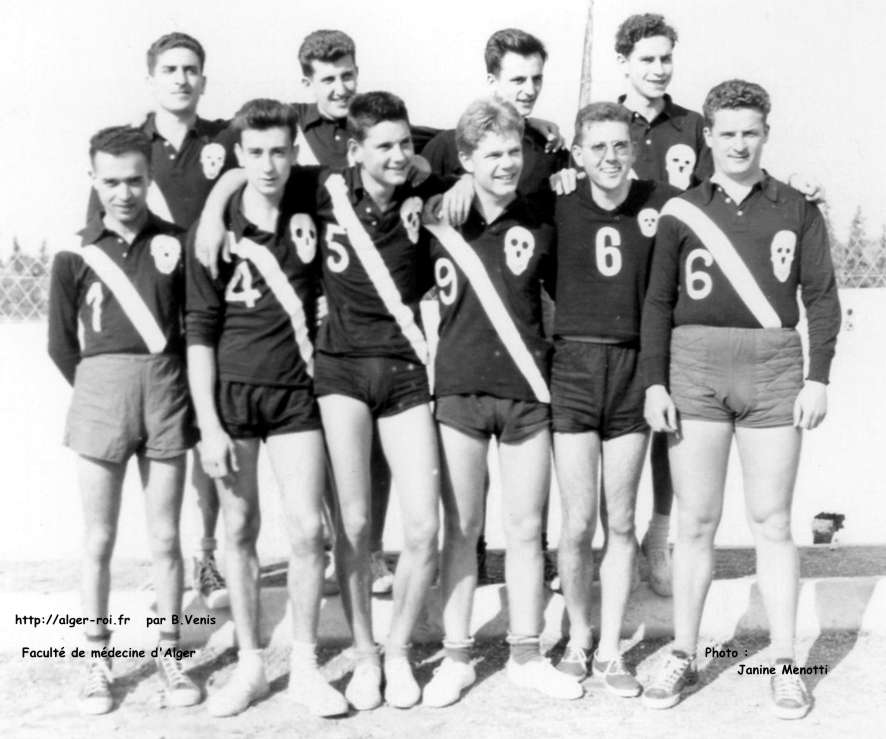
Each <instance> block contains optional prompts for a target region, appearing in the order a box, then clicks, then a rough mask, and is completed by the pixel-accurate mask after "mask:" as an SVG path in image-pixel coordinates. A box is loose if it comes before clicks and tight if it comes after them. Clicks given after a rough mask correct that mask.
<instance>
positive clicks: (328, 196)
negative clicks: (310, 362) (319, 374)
mask: <svg viewBox="0 0 886 739" xmlns="http://www.w3.org/2000/svg"><path fill="white" fill-rule="evenodd" d="M443 188H444V185H443V183H442V182H441V181H440V180H438V179H437V178H436V177H429V178H428V179H427V180H425V181H424V182H423V183H422V184H421V185H419V186H417V187H415V186H413V185H411V184H405V185H402V186H400V187H398V188H397V189H396V190H395V192H394V197H393V200H392V205H391V207H390V208H389V209H388V210H387V211H386V212H384V213H381V212H379V209H378V207H377V206H376V204H375V202H374V201H373V200H372V198H371V197H370V196H369V193H367V192H366V190H365V189H364V187H363V183H362V180H361V176H360V168H359V167H351V168H349V169H346V170H344V171H341V172H336V171H333V170H324V171H323V172H322V173H321V175H320V184H319V187H318V188H317V225H318V227H319V230H320V254H321V258H322V260H323V262H322V264H323V287H324V292H325V294H326V298H327V302H328V307H329V315H328V316H327V318H326V320H325V321H324V322H323V326H322V327H321V329H320V335H319V337H318V340H317V348H318V350H319V351H322V352H326V353H327V354H341V355H349V356H387V357H394V358H400V359H405V360H407V361H413V362H414V361H419V360H420V361H422V362H426V361H427V356H426V353H427V347H426V345H425V340H424V335H423V334H422V330H421V320H420V315H419V308H418V303H419V300H420V299H421V297H422V295H424V293H425V292H426V291H427V290H428V289H429V288H430V287H431V285H432V275H431V268H430V260H429V256H428V241H429V238H430V237H429V235H428V233H427V232H426V231H424V230H423V229H422V228H421V223H420V218H421V209H422V206H423V204H424V201H425V200H426V199H427V198H428V197H429V196H431V195H433V194H436V193H439V192H442V191H443ZM334 193H335V195H334ZM349 224H350V225H351V226H357V227H358V229H357V230H358V236H359V238H358V239H357V240H356V242H355V239H354V238H353V234H352V233H351V232H350V230H349Z"/></svg>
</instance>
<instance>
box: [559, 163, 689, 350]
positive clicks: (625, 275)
mask: <svg viewBox="0 0 886 739" xmlns="http://www.w3.org/2000/svg"><path fill="white" fill-rule="evenodd" d="M678 194H679V190H677V189H676V188H673V187H670V186H669V185H666V184H664V183H661V182H653V181H651V180H631V184H630V189H629V190H628V195H627V197H626V198H625V200H624V202H623V203H621V205H619V206H618V207H617V208H615V209H614V210H604V209H603V208H601V207H600V206H598V205H597V204H596V203H595V202H594V199H593V197H592V195H591V188H590V185H589V184H588V183H587V182H583V183H580V186H579V188H578V189H577V190H575V191H574V192H573V193H571V194H569V195H566V196H563V197H559V198H557V204H556V211H555V222H556V224H557V289H556V291H557V312H556V317H555V323H554V333H555V334H556V335H558V336H574V337H594V338H602V339H606V340H612V341H618V342H625V343H635V342H637V343H638V342H639V340H640V315H641V313H642V310H643V298H644V296H645V294H646V284H647V281H648V277H649V265H650V262H651V259H652V249H653V244H654V242H655V232H656V228H657V226H658V217H659V213H660V212H661V209H662V206H663V205H664V204H665V203H666V202H667V201H668V200H669V199H670V198H672V197H673V196H675V195H678Z"/></svg>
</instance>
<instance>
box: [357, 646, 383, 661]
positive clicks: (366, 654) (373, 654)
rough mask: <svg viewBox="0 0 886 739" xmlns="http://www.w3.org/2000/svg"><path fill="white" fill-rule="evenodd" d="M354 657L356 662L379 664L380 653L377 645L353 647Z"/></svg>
mask: <svg viewBox="0 0 886 739" xmlns="http://www.w3.org/2000/svg"><path fill="white" fill-rule="evenodd" d="M354 659H355V661H356V662H358V663H359V662H372V663H373V664H375V665H381V653H380V650H379V648H378V645H377V644H376V645H375V646H373V647H371V648H369V649H357V648H356V647H355V648H354Z"/></svg>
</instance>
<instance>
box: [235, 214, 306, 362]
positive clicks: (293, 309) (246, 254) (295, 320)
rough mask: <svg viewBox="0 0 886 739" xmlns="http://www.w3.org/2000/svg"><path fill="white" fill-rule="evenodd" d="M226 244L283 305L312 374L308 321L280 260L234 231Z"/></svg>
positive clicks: (299, 350) (300, 351)
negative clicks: (257, 274)
mask: <svg viewBox="0 0 886 739" xmlns="http://www.w3.org/2000/svg"><path fill="white" fill-rule="evenodd" d="M228 243H229V244H230V245H231V253H232V254H236V255H237V256H239V257H242V258H243V259H246V260H248V261H249V262H250V263H251V264H252V265H254V266H255V268H256V269H257V270H258V271H259V273H260V274H261V276H262V277H263V278H264V281H265V284H267V286H268V289H269V290H270V291H271V294H272V295H273V296H274V297H275V298H277V302H278V303H280V305H281V306H283V310H285V311H286V315H288V316H289V322H290V323H291V324H292V331H293V333H294V334H295V343H296V345H297V346H298V353H299V354H300V355H301V358H302V361H304V363H305V366H306V367H307V369H308V374H309V375H310V376H311V377H313V376H314V347H313V345H312V344H311V338H310V335H309V333H308V322H307V319H306V318H305V309H304V305H302V302H301V299H300V298H299V297H298V293H296V292H295V288H294V287H293V286H292V283H291V282H290V281H289V279H288V278H287V277H286V275H285V274H284V272H283V270H282V269H280V263H279V262H278V261H277V258H276V257H275V256H274V255H273V254H272V253H271V251H270V249H268V248H267V247H266V246H262V245H261V244H256V243H255V242H254V241H252V240H251V239H245V238H244V239H240V241H237V240H236V238H235V237H234V234H233V233H231V232H230V231H228Z"/></svg>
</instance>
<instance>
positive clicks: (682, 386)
mask: <svg viewBox="0 0 886 739" xmlns="http://www.w3.org/2000/svg"><path fill="white" fill-rule="evenodd" d="M802 387H803V350H802V347H801V345H800V335H799V334H798V333H797V332H796V331H795V330H794V329H788V328H722V327H717V326H677V327H676V328H675V329H674V331H673V333H672V335H671V379H670V391H671V398H672V399H673V401H674V405H676V406H677V410H678V411H679V412H680V415H681V416H682V417H683V418H695V419H701V420H705V421H732V422H734V423H735V425H736V426H748V427H751V428H769V427H773V426H790V425H791V424H792V423H793V422H794V401H795V400H796V399H797V394H798V393H799V392H800V390H801V389H802Z"/></svg>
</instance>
